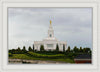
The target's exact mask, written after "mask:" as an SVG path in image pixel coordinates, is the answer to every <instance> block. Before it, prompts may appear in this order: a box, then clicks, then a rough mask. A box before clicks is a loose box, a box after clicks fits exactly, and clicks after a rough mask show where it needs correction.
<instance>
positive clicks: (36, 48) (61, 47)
mask: <svg viewBox="0 0 100 72" xmlns="http://www.w3.org/2000/svg"><path fill="white" fill-rule="evenodd" d="M47 44H53V47H52V48H50V49H51V50H55V49H56V46H57V44H58V46H59V51H63V44H64V45H65V50H66V49H67V43H66V42H62V41H52V40H51V41H35V42H34V47H35V48H34V49H35V50H38V51H40V46H41V45H44V49H45V50H47V51H48V47H47Z"/></svg>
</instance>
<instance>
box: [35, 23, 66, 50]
mask: <svg viewBox="0 0 100 72" xmlns="http://www.w3.org/2000/svg"><path fill="white" fill-rule="evenodd" d="M57 44H58V46H59V51H63V47H64V46H65V50H66V49H67V42H65V41H58V40H57V39H56V38H55V37H54V30H53V27H52V24H51V21H50V26H49V30H48V37H47V38H45V39H43V41H34V49H35V50H38V51H40V46H41V45H43V46H44V49H45V50H47V51H49V50H50V51H53V50H56V46H57Z"/></svg>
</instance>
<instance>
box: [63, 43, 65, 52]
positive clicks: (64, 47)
mask: <svg viewBox="0 0 100 72" xmlns="http://www.w3.org/2000/svg"><path fill="white" fill-rule="evenodd" d="M63 52H65V45H64V44H63Z"/></svg>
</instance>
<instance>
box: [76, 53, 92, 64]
mask: <svg viewBox="0 0 100 72" xmlns="http://www.w3.org/2000/svg"><path fill="white" fill-rule="evenodd" d="M74 61H75V63H91V55H89V54H80V55H78V56H76V57H75V58H74Z"/></svg>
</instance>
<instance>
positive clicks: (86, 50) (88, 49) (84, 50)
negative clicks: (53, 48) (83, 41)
mask: <svg viewBox="0 0 100 72" xmlns="http://www.w3.org/2000/svg"><path fill="white" fill-rule="evenodd" d="M83 52H84V53H91V49H90V48H83Z"/></svg>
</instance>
